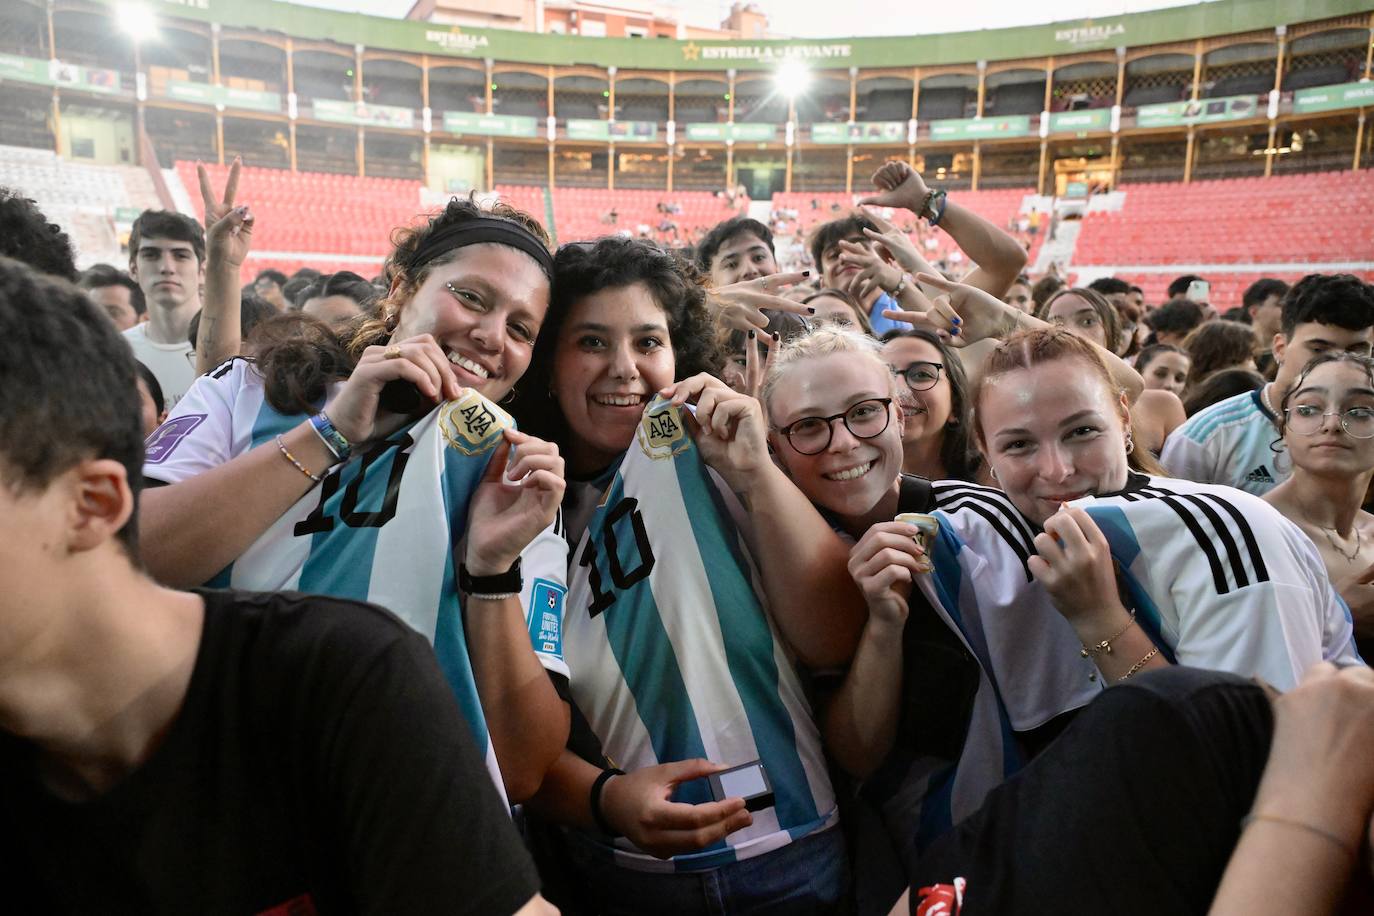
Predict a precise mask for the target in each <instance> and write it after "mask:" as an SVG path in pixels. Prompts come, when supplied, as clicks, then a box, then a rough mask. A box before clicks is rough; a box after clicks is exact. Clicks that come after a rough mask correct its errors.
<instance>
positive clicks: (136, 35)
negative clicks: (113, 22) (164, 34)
mask: <svg viewBox="0 0 1374 916" xmlns="http://www.w3.org/2000/svg"><path fill="white" fill-rule="evenodd" d="M115 15H116V16H117V17H118V19H119V28H120V30H121V31H123V32H124V33H125V34H126V35H128V36H129V37H130V38H132V39H133V40H134V41H150V40H152V39H154V38H156V37H157V35H158V29H157V17H156V16H154V15H153V11H152V10H150V9H149V8H148V7H146V6H144V5H143V4H142V3H121V4H120V5H119V7H118V8H117V11H116V14H115Z"/></svg>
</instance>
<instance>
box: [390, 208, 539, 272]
mask: <svg viewBox="0 0 1374 916" xmlns="http://www.w3.org/2000/svg"><path fill="white" fill-rule="evenodd" d="M483 242H495V243H496V244H498V245H509V246H510V247H511V248H518V249H519V250H521V251H523V252H525V254H527V255H529V256H530V257H532V258H534V259H535V260H536V261H538V262H539V267H540V269H541V270H543V271H544V276H546V277H548V278H549V279H553V255H551V254H549V249H548V248H547V247H546V246H545V245H544V243H543V242H541V241H539V239H538V238H536V237H535V235H534V233H532V232H530V231H529V230H528V229H526V228H525V227H524V226H522V225H520V224H519V223H517V222H514V221H512V220H508V219H501V218H499V217H495V216H477V217H473V218H472V219H465V220H463V221H462V222H461V223H454V224H452V225H449V226H445V227H444V228H442V229H440V230H439V231H437V232H435V233H434V234H433V235H431V236H430V237H429V238H427V239H425V240H424V242H422V243H421V244H420V248H419V250H418V251H416V252H415V254H414V255H412V256H411V258H410V262H409V263H408V264H407V265H406V269H407V270H408V271H411V272H414V271H417V270H419V269H420V268H421V267H423V266H424V265H426V264H428V263H429V262H430V261H433V260H434V259H435V258H437V257H439V255H441V254H445V253H447V252H450V251H453V250H454V249H456V248H463V247H465V246H467V245H480V244H481V243H483Z"/></svg>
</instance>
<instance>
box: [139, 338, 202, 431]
mask: <svg viewBox="0 0 1374 916" xmlns="http://www.w3.org/2000/svg"><path fill="white" fill-rule="evenodd" d="M124 339H125V340H127V341H128V342H129V346H130V347H131V348H132V349H133V351H134V357H135V358H136V359H137V360H138V361H139V362H141V363H143V365H145V366H147V367H148V369H149V370H150V371H151V372H152V373H153V377H154V378H156V379H157V383H158V384H159V385H161V386H162V397H163V399H164V400H165V401H166V406H167V409H168V410H171V409H172V407H173V406H175V404H176V402H177V401H180V400H181V398H182V395H184V394H186V391H187V390H188V389H189V388H190V387H191V383H192V382H194V381H195V380H196V348H195V347H193V346H191V344H190V342H189V341H185V340H183V341H182V342H181V343H174V344H163V343H154V342H153V341H151V340H149V339H148V323H147V322H146V321H142V322H139V323H138V324H136V325H134V326H133V327H131V328H129V330H127V331H125V332H124Z"/></svg>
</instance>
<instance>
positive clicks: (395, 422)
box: [325, 334, 463, 448]
mask: <svg viewBox="0 0 1374 916" xmlns="http://www.w3.org/2000/svg"><path fill="white" fill-rule="evenodd" d="M394 379H404V380H405V381H407V382H409V383H411V384H412V385H414V386H415V387H416V388H418V389H419V391H420V394H421V395H423V396H424V397H426V398H428V399H429V400H430V401H432V402H434V403H435V404H437V403H438V402H440V401H445V400H448V401H451V400H453V399H454V398H456V397H458V396H459V395H460V394H461V393H462V391H463V386H461V385H459V384H458V377H457V376H455V375H454V374H453V366H452V365H451V364H450V363H449V361H448V357H446V356H444V351H443V350H442V349H441V348H440V347H439V344H438V343H437V342H436V341H435V340H434V338H433V337H431V336H430V335H428V334H421V335H419V336H417V337H411V338H410V339H408V340H403V341H401V342H400V343H392V344H389V345H387V346H385V347H380V346H373V347H368V348H367V349H366V350H364V351H363V355H362V358H361V359H359V360H358V365H357V367H355V368H354V370H353V374H352V375H350V376H349V377H348V381H346V382H344V384H343V387H342V388H340V389H339V391H338V392H337V393H336V394H335V395H334V397H333V398H331V399H330V401H329V403H328V404H327V405H325V411H326V412H327V413H328V414H329V419H330V421H331V422H332V423H333V424H334V428H335V429H337V430H338V431H339V432H340V433H341V434H342V435H343V437H344V438H345V439H347V440H348V441H349V442H350V443H352V445H353V446H354V447H355V448H356V447H357V446H359V445H361V444H362V443H365V442H371V441H374V440H377V439H381V438H383V437H385V436H387V435H389V434H390V433H392V432H394V431H395V430H397V429H400V428H401V426H403V425H404V424H405V423H406V422H407V420H408V419H409V418H407V417H404V416H401V415H398V414H391V413H387V412H384V411H380V410H379V409H378V403H377V402H378V399H379V398H380V397H381V393H382V388H383V387H384V386H385V385H386V383H387V382H390V381H392V380H394Z"/></svg>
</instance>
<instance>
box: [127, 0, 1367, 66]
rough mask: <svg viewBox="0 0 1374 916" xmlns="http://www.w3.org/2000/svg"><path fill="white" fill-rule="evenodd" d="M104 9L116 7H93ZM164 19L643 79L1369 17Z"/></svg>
mask: <svg viewBox="0 0 1374 916" xmlns="http://www.w3.org/2000/svg"><path fill="white" fill-rule="evenodd" d="M103 2H106V3H108V4H109V5H112V6H113V5H114V3H115V2H116V0H103ZM152 5H153V7H154V9H155V10H156V11H157V12H158V13H160V14H162V15H165V16H171V17H180V18H185V19H196V20H201V21H207V22H219V23H221V24H222V25H224V26H229V27H237V28H247V29H261V30H263V31H271V32H277V33H282V34H286V35H291V36H295V37H299V38H311V39H327V40H333V41H337V42H340V43H342V44H344V45H348V46H352V45H354V44H363V45H366V46H367V47H370V48H388V49H393V50H398V51H412V52H417V53H428V54H439V55H449V56H453V57H466V58H471V59H475V60H482V59H484V58H492V59H493V60H498V61H513V62H520V63H530V64H555V65H572V64H589V65H592V66H597V67H609V66H616V67H620V68H622V69H632V68H633V69H649V70H718V71H719V70H725V69H728V68H731V67H733V68H736V69H738V70H760V69H768V68H771V67H773V66H775V65H776V64H777V62H778V61H779V60H782V59H784V58H789V57H796V58H800V59H802V60H804V61H806V62H807V63H809V64H810V65H811V66H813V67H817V68H830V67H835V68H849V67H906V66H926V65H935V64H951V63H971V62H973V61H977V60H1002V59H1011V58H1022V57H1039V56H1046V55H1051V54H1054V55H1060V56H1062V55H1066V54H1072V53H1074V52H1078V51H1097V50H1102V49H1104V48H1106V49H1110V48H1116V47H1121V46H1124V47H1140V46H1143V45H1151V44H1159V43H1162V42H1171V41H1183V40H1189V39H1194V38H1202V37H1207V36H1211V35H1225V34H1233V33H1236V32H1246V31H1253V30H1257V29H1272V28H1273V27H1274V26H1276V25H1283V24H1291V23H1294V22H1304V21H1312V20H1318V19H1327V18H1331V17H1335V16H1344V15H1348V14H1351V13H1359V12H1368V11H1370V10H1371V9H1374V4H1372V3H1371V2H1370V0H1304V2H1303V3H1301V4H1297V3H1294V2H1292V0H1213V2H1209V3H1198V4H1194V5H1191V6H1185V7H1175V8H1173V9H1166V10H1157V11H1153V12H1147V13H1132V14H1128V15H1123V16H1110V17H1106V18H1101V19H1091V20H1074V21H1067V22H1056V23H1050V24H1047V25H1039V26H1026V27H1022V28H1014V29H984V30H981V31H976V32H955V33H949V34H944V35H917V36H905V37H890V38H828V39H803V40H796V41H669V40H665V39H653V40H646V39H638V38H583V37H580V36H564V35H536V34H531V33H527V32H512V31H505V30H500V29H466V28H463V29H460V28H458V27H456V26H445V25H434V24H430V23H424V22H413V21H410V20H396V19H386V18H382V17H377V16H363V15H358V14H350V13H338V12H332V11H328V10H320V9H315V8H313V7H306V6H297V5H294V4H290V3H279V2H276V0H154V2H153V4H152Z"/></svg>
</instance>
